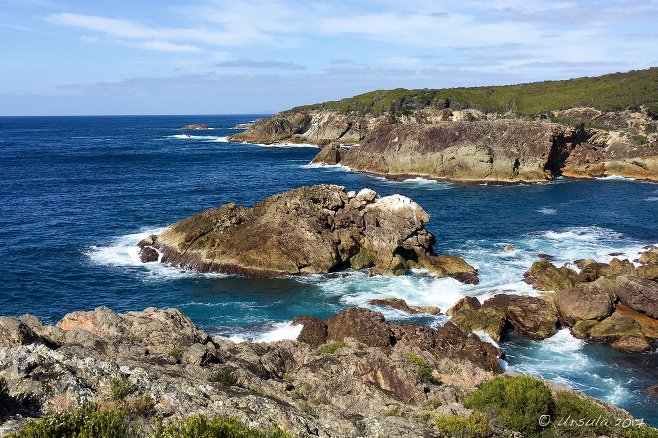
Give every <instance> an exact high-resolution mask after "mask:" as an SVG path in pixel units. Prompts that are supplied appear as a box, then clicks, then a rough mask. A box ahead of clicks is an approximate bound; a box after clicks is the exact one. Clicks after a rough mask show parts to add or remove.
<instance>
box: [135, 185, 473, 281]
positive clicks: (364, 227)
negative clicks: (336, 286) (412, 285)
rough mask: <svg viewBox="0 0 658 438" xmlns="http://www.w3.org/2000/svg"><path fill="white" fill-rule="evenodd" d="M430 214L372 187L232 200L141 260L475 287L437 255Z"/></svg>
mask: <svg viewBox="0 0 658 438" xmlns="http://www.w3.org/2000/svg"><path fill="white" fill-rule="evenodd" d="M429 219H430V218H429V215H428V214H427V213H426V212H425V211H424V210H423V209H422V207H421V206H419V205H418V204H417V203H415V202H414V201H412V200H411V199H409V198H407V197H405V196H401V195H392V196H385V197H379V196H377V194H376V193H375V192H374V191H373V190H370V189H363V190H361V191H359V192H358V193H357V192H355V191H350V192H346V191H345V188H344V187H341V186H335V185H315V186H313V187H300V188H297V189H294V190H291V191H288V192H285V193H282V194H279V195H274V196H271V197H269V198H267V199H265V200H264V201H262V202H260V203H258V204H256V205H254V206H253V207H251V208H248V207H239V206H237V205H236V204H235V203H230V204H226V205H224V206H222V207H220V208H213V209H209V210H206V211H204V212H201V213H198V214H196V215H194V216H192V217H189V218H187V219H183V220H181V221H179V222H176V223H175V224H173V225H171V226H169V227H168V228H166V229H165V230H164V231H163V232H162V233H161V234H160V235H159V236H151V237H149V238H147V239H145V240H143V241H142V242H140V243H139V246H140V247H141V258H142V261H144V262H152V261H158V260H159V261H161V262H163V263H168V264H170V265H172V266H176V267H180V268H183V269H188V270H195V271H201V272H223V273H230V274H238V275H243V276H255V277H271V276H280V275H289V274H316V273H327V272H331V271H335V270H338V269H341V268H346V267H352V268H356V269H362V268H370V270H371V273H372V274H389V275H400V274H404V273H406V272H407V270H408V269H410V268H422V269H427V270H428V271H429V272H430V273H431V274H432V275H436V276H438V277H447V276H450V277H454V278H456V279H458V280H460V281H463V282H466V283H477V282H478V278H477V272H476V270H475V269H474V268H473V267H472V266H470V265H469V264H468V263H466V262H465V261H464V260H463V259H461V258H459V257H457V256H451V255H436V254H434V252H433V250H432V245H433V244H434V242H435V238H434V236H433V235H432V234H431V233H430V232H428V231H427V230H426V229H425V227H424V223H425V222H427V221H429Z"/></svg>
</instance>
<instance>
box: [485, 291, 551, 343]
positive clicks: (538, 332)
mask: <svg viewBox="0 0 658 438" xmlns="http://www.w3.org/2000/svg"><path fill="white" fill-rule="evenodd" d="M485 307H498V308H500V309H503V310H504V311H505V313H506V314H507V319H508V321H509V323H510V324H511V325H512V327H514V330H516V331H517V332H519V333H521V334H522V335H524V336H528V337H529V338H533V339H545V338H549V337H551V336H553V335H554V334H555V332H556V330H557V314H556V310H555V306H554V304H553V302H552V300H550V299H548V298H545V297H527V296H520V295H506V294H498V295H495V296H494V297H493V298H489V299H488V300H486V301H485V302H484V303H482V309H480V312H481V311H482V310H483V309H484V308H485Z"/></svg>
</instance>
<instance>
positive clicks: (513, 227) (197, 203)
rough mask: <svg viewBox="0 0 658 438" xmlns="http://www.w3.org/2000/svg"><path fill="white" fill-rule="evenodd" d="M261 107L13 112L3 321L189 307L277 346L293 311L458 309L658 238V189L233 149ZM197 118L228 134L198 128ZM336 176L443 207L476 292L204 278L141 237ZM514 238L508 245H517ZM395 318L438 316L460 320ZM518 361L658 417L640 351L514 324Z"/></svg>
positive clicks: (308, 150)
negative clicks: (142, 254) (387, 300)
mask: <svg viewBox="0 0 658 438" xmlns="http://www.w3.org/2000/svg"><path fill="white" fill-rule="evenodd" d="M256 117H258V116H254V115H236V116H194V117H191V116H158V117H138V116H125V117H11V118H8V117H3V118H0V278H1V279H2V282H0V314H2V315H16V316H18V315H20V314H23V313H32V314H35V315H37V316H39V317H41V318H42V319H43V320H45V321H46V322H56V321H58V320H59V319H60V318H61V317H62V316H63V315H64V314H66V313H68V312H71V311H75V310H90V309H93V308H95V307H97V306H102V305H105V306H109V307H110V308H112V309H114V310H116V311H119V312H125V311H129V310H141V309H144V308H146V307H149V306H157V307H162V308H166V307H178V308H180V309H182V310H183V311H184V312H185V313H186V314H187V315H189V316H190V317H191V318H192V319H193V320H194V321H195V322H196V323H197V325H199V326H200V327H202V328H204V329H206V330H207V331H209V332H211V333H213V334H215V335H221V336H225V337H232V338H233V339H236V340H240V339H258V340H268V339H276V338H281V337H285V336H286V335H290V334H291V332H292V331H293V329H292V328H290V327H289V325H287V324H286V321H288V320H290V319H291V318H293V317H294V316H298V315H305V314H311V315H315V316H318V317H327V316H330V315H332V314H334V313H336V312H338V311H340V310H343V309H345V308H347V307H349V306H354V305H362V306H367V302H368V301H369V300H371V299H373V298H381V297H399V298H404V299H405V300H407V302H409V303H410V304H417V305H436V306H439V307H440V308H441V309H443V310H446V309H447V308H449V307H450V306H452V304H454V303H455V302H456V301H457V300H458V299H459V298H461V297H463V296H465V295H475V296H478V297H479V298H480V299H481V300H484V299H486V298H487V297H489V296H492V295H494V294H496V293H501V292H506V293H524V292H530V293H532V289H531V288H530V287H529V286H528V285H526V284H525V283H523V282H521V281H520V280H521V276H522V274H523V272H524V271H526V270H527V269H528V268H529V267H530V265H531V264H532V262H533V261H536V260H537V259H538V257H537V256H538V254H539V253H545V254H549V255H551V256H553V257H555V262H554V263H556V264H559V265H561V264H563V263H568V262H572V261H573V260H575V259H578V258H594V259H596V260H597V261H603V262H605V261H609V260H610V259H612V256H611V255H610V254H611V253H616V252H621V253H624V257H628V258H631V259H633V258H636V256H637V254H638V253H639V252H640V251H641V248H642V246H644V245H648V244H656V243H658V224H657V223H656V220H655V218H656V216H657V213H658V185H656V184H651V183H644V182H639V181H630V180H625V179H622V178H606V179H600V180H594V181H579V180H572V179H558V180H556V181H554V182H553V183H550V184H542V185H525V186H479V185H475V186H473V185H460V184H449V183H436V182H432V181H426V180H422V179H415V180H407V181H401V182H391V181H387V180H385V179H383V178H378V177H373V176H369V175H365V174H358V173H352V172H349V171H348V169H346V168H344V167H341V166H325V167H317V166H309V165H308V164H307V163H308V162H309V161H310V160H311V158H313V156H314V155H315V154H316V153H317V151H318V149H317V148H315V147H310V146H305V145H294V146H292V145H276V146H268V147H265V146H262V145H250V144H234V143H229V142H228V141H227V139H226V137H227V136H228V135H230V134H232V133H234V132H236V131H235V130H233V129H232V127H233V126H235V125H236V124H238V123H245V122H249V121H252V120H253V119H255V118H256ZM189 123H206V124H207V125H208V126H210V127H211V128H212V129H210V130H203V131H181V130H180V129H179V128H180V127H181V126H184V125H187V124H189ZM316 183H334V184H340V185H344V186H345V187H346V188H347V189H348V190H360V189H361V188H364V187H370V188H373V189H374V190H376V191H377V193H379V194H380V195H382V196H383V195H389V194H393V193H401V194H403V195H406V196H409V197H410V198H412V199H414V200H415V201H417V202H418V203H419V204H420V205H421V206H422V207H423V208H424V209H425V210H426V211H427V212H428V213H429V214H430V216H431V220H430V222H429V223H428V224H427V228H428V229H429V230H430V231H431V232H432V233H433V234H434V235H435V236H436V237H437V243H436V245H435V249H436V251H437V252H438V253H446V254H457V255H460V256H462V257H464V258H465V259H466V260H467V261H468V262H469V263H471V264H473V265H475V266H477V267H478V268H479V270H480V279H481V282H480V284H479V285H477V286H473V285H462V284H461V283H458V282H456V281H455V280H452V279H433V278H430V277H427V276H424V275H422V273H414V274H412V275H408V276H405V277H369V276H368V275H367V273H366V272H361V271H349V272H347V274H348V275H347V276H344V275H342V274H341V275H339V274H328V275H313V276H307V277H296V278H293V277H290V278H288V277H287V278H279V279H244V278H237V277H230V276H223V275H217V274H212V275H210V274H195V273H186V272H180V271H179V270H176V269H173V268H169V267H165V266H163V265H159V264H157V263H156V264H147V265H144V264H141V263H140V262H139V260H138V257H137V250H136V247H135V244H136V243H137V242H138V241H139V240H140V239H141V238H143V237H145V236H147V235H149V234H152V233H157V232H158V231H159V230H161V229H162V228H164V227H166V226H167V225H169V224H171V223H173V222H175V221H177V220H179V219H182V218H184V217H187V216H190V215H192V214H194V213H197V212H199V211H202V210H204V209H207V208H210V207H217V206H220V205H222V204H224V203H227V202H231V201H234V202H236V203H238V204H240V205H247V206H250V205H252V204H254V203H256V202H258V201H261V200H262V199H264V198H265V197H267V196H269V195H272V194H275V193H280V192H282V191H285V190H289V189H292V188H295V187H298V186H301V185H310V184H316ZM507 244H511V245H513V247H514V248H515V250H514V251H511V252H500V249H502V248H503V247H504V246H505V245H507ZM376 310H379V311H382V312H383V313H384V314H385V316H386V317H387V319H391V320H398V321H400V320H414V321H418V322H422V323H426V324H429V325H433V326H438V325H441V324H443V323H444V322H445V321H446V320H447V317H445V316H443V315H439V316H436V317H431V316H420V317H417V316H416V317H411V316H409V315H406V314H403V313H401V312H398V311H395V310H387V309H380V308H377V309H376ZM501 347H502V348H503V349H504V350H505V351H506V353H507V361H508V366H509V369H511V370H514V371H518V372H523V373H527V374H533V375H537V376H541V377H543V378H546V379H551V380H555V381H557V382H558V383H562V384H564V385H566V386H570V387H572V388H574V389H577V390H580V391H584V392H586V393H587V394H590V395H592V396H595V397H600V398H603V399H605V400H607V401H609V402H612V403H614V404H616V405H618V406H620V407H623V408H625V409H627V410H629V411H630V412H631V413H632V414H633V415H635V416H636V417H640V418H641V417H643V418H644V419H645V421H646V422H648V423H650V424H652V425H654V426H658V413H657V412H658V409H656V401H657V400H656V399H655V398H652V396H650V395H649V394H648V393H646V392H645V391H643V388H645V387H647V386H650V385H655V384H658V372H657V371H656V370H657V369H658V368H657V365H658V352H655V351H654V352H651V353H642V354H628V353H620V352H617V351H614V350H612V349H611V348H609V347H608V346H607V345H604V344H600V343H595V342H585V341H580V340H577V339H574V338H573V337H571V336H570V334H569V333H568V331H560V332H559V333H558V334H557V335H556V336H555V337H554V338H551V339H549V340H546V341H532V340H528V339H525V338H522V337H520V336H517V335H515V334H513V333H512V334H510V336H509V337H508V340H506V341H505V342H503V343H502V344H501Z"/></svg>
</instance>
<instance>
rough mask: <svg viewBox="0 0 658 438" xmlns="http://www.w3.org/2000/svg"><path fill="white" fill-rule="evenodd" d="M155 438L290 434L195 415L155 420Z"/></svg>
mask: <svg viewBox="0 0 658 438" xmlns="http://www.w3.org/2000/svg"><path fill="white" fill-rule="evenodd" d="M154 429H155V430H154V434H153V437H154V438H288V437H290V435H288V434H286V433H285V432H283V431H282V430H281V429H279V428H278V427H276V426H270V427H269V428H268V429H266V430H260V429H254V428H251V427H249V426H247V425H246V424H244V423H243V422H242V421H240V420H239V419H237V418H233V417H226V416H219V417H213V418H208V417H206V416H204V415H194V416H191V417H187V418H185V419H183V420H177V421H172V422H170V423H168V424H167V425H166V426H165V425H163V423H162V420H159V421H156V422H155V428H154Z"/></svg>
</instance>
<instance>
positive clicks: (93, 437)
mask: <svg viewBox="0 0 658 438" xmlns="http://www.w3.org/2000/svg"><path fill="white" fill-rule="evenodd" d="M289 436H290V435H288V434H286V433H285V432H283V431H282V430H281V429H279V428H278V427H276V426H270V427H269V428H267V429H265V430H260V429H255V428H252V427H249V426H248V425H246V424H245V423H243V422H242V421H241V420H239V419H237V418H233V417H226V416H219V417H213V418H208V417H206V416H204V415H194V416H191V417H187V418H184V419H177V420H171V421H165V420H163V419H162V418H154V419H152V420H151V422H150V424H147V425H141V424H139V423H137V422H135V421H133V420H131V419H130V416H129V415H128V413H127V412H126V411H124V410H122V409H119V408H115V409H108V410H105V409H101V408H100V407H99V406H98V405H96V404H88V405H84V406H82V407H80V408H78V409H75V410H73V411H70V412H66V411H65V412H56V413H49V414H46V415H45V416H43V417H42V418H41V419H39V420H31V421H30V422H28V423H27V424H25V425H24V426H23V427H22V428H21V429H20V430H19V431H18V432H15V433H12V434H11V435H9V438H46V437H47V438H71V437H75V438H229V437H230V438H288V437H289Z"/></svg>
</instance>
